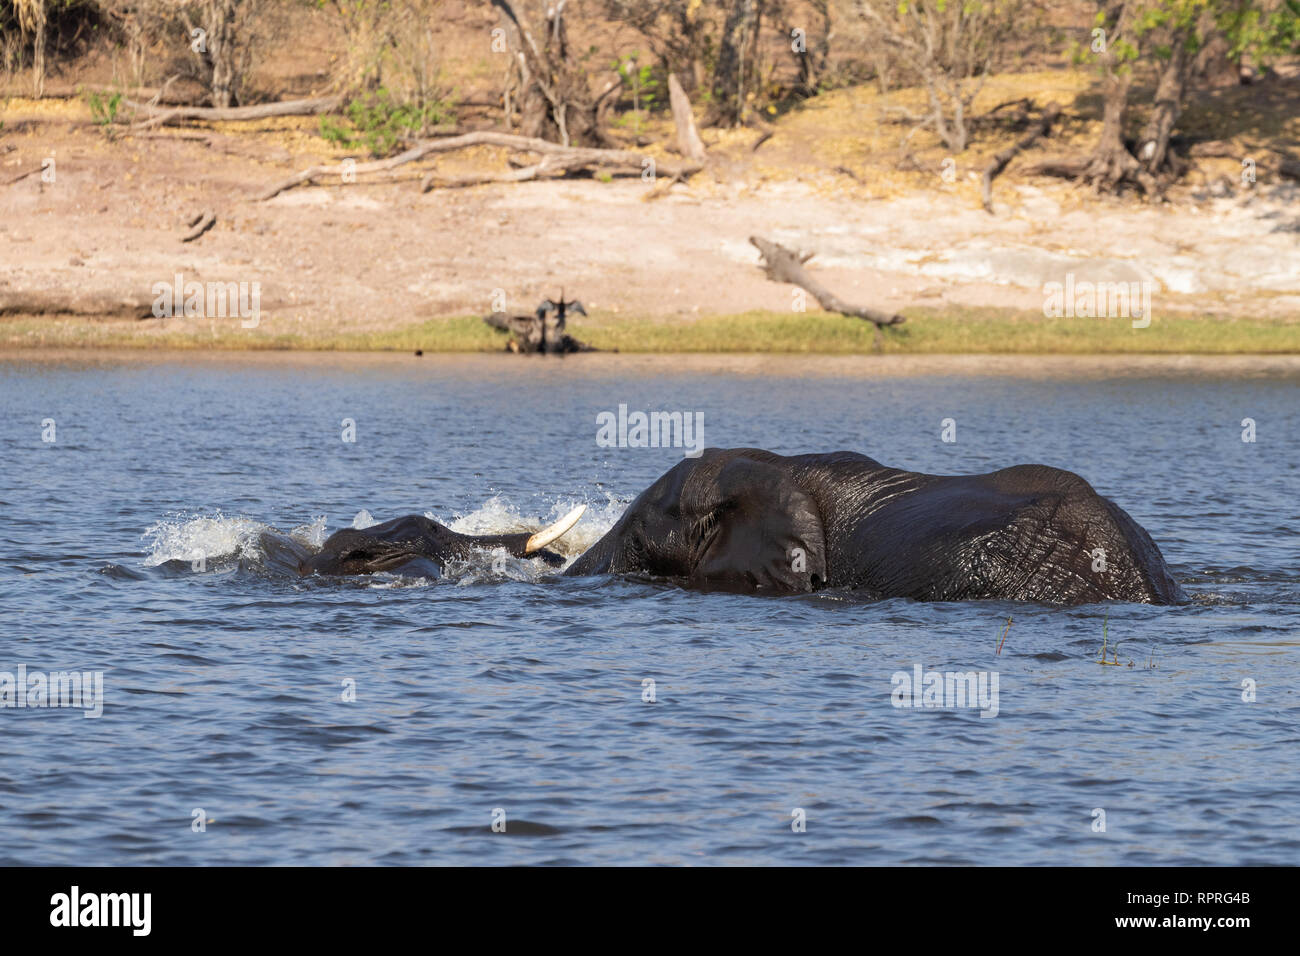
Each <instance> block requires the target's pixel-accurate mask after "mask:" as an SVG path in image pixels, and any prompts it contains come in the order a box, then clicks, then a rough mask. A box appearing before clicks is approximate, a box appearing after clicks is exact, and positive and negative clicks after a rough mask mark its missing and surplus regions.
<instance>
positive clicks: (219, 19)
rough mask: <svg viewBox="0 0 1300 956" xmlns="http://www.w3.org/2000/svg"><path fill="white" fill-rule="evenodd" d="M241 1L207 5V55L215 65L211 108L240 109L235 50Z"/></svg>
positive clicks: (215, 1)
mask: <svg viewBox="0 0 1300 956" xmlns="http://www.w3.org/2000/svg"><path fill="white" fill-rule="evenodd" d="M237 6H238V0H212V2H210V3H208V4H207V8H208V9H207V10H206V11H205V12H206V13H207V17H206V18H205V19H206V20H207V24H206V26H207V28H208V52H209V54H210V56H211V62H212V105H213V106H214V107H216V108H218V109H222V108H226V107H230V106H238V105H239V103H238V98H239V67H238V63H237V60H236V58H237V56H238V51H237V50H236V46H235V16H236V13H237V10H236V7H237Z"/></svg>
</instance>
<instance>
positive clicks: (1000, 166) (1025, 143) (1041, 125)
mask: <svg viewBox="0 0 1300 956" xmlns="http://www.w3.org/2000/svg"><path fill="white" fill-rule="evenodd" d="M1060 115H1061V108H1060V107H1059V106H1057V105H1056V104H1055V103H1053V104H1052V105H1051V106H1049V107H1047V109H1045V110H1044V111H1043V115H1042V118H1040V119H1039V121H1038V122H1037V123H1035V124H1034V126H1033V128H1031V129H1030V130H1029V132H1028V133H1026V134H1025V135H1024V136H1022V137H1021V138H1020V139H1019V140H1018V141H1017V142H1016V143H1014V144H1012V145H1011V146H1008V147H1007V148H1006V149H1004V150H1002V152H1000V153H998V154H997V155H996V156H994V157H993V162H991V163H989V165H988V168H986V169H985V170H984V182H983V191H984V211H985V212H987V213H989V214H990V215H992V213H993V180H994V179H996V178H997V177H998V176H1000V175H1001V174H1002V171H1003V170H1004V169H1006V168H1007V165H1008V164H1009V163H1010V162H1011V160H1013V159H1015V158H1016V157H1017V156H1018V155H1020V153H1021V152H1023V151H1024V150H1026V149H1028V148H1029V147H1030V146H1032V145H1034V143H1035V142H1036V141H1037V140H1038V139H1039V138H1040V137H1043V136H1046V135H1047V132H1048V130H1050V129H1051V128H1052V124H1053V123H1055V122H1056V119H1057V117H1059V116H1060Z"/></svg>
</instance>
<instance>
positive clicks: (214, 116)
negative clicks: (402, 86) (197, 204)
mask: <svg viewBox="0 0 1300 956" xmlns="http://www.w3.org/2000/svg"><path fill="white" fill-rule="evenodd" d="M342 102H343V97H341V96H317V97H313V98H310V99H305V100H282V101H280V102H278V103H260V104H258V105H257V106H225V107H221V106H165V107H164V106H155V105H152V104H150V103H140V102H137V101H135V100H127V101H126V105H127V106H129V107H130V108H132V109H134V110H136V111H137V112H143V113H145V114H148V115H149V118H148V119H145V120H142V121H140V122H138V123H136V124H135V126H134V128H135V129H147V128H149V127H151V126H165V125H167V124H168V123H173V122H176V121H178V120H187V119H189V120H207V121H209V122H214V121H217V122H225V121H231V120H255V119H266V118H267V117H272V116H313V115H316V114H318V113H328V112H330V110H334V109H337V108H338V107H339V106H340V105H341V104H342Z"/></svg>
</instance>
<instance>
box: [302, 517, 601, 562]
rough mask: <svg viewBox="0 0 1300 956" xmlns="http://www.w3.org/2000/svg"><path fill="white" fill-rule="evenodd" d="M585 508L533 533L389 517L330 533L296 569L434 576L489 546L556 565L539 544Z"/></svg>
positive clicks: (550, 539)
mask: <svg viewBox="0 0 1300 956" xmlns="http://www.w3.org/2000/svg"><path fill="white" fill-rule="evenodd" d="M585 510H586V505H581V506H579V507H577V508H575V509H573V510H572V511H570V512H569V513H568V514H567V515H565V516H564V517H563V518H561V519H560V520H559V521H557V522H555V523H554V524H552V525H550V526H549V527H546V528H543V529H542V530H541V531H538V532H536V533H535V534H527V533H523V534H488V535H469V534H461V533H460V532H457V531H452V530H451V529H450V528H448V527H447V526H446V525H444V524H440V523H439V522H437V521H434V520H433V519H432V518H426V517H424V516H423V515H407V516H406V517H404V518H394V519H393V520H392V521H385V522H384V523H383V524H377V525H372V526H371V527H369V528H344V529H343V530H342V531H337V532H335V533H334V534H332V535H330V536H329V538H328V539H326V541H325V544H324V545H322V547H321V550H320V551H319V552H318V553H316V554H313V555H310V556H305V557H303V558H302V560H301V561H300V563H299V565H298V570H299V571H300V572H301V573H303V574H374V573H376V572H379V571H389V572H393V573H398V574H410V575H415V576H419V577H433V578H437V577H441V576H442V571H443V568H444V567H445V566H446V563H447V561H448V560H451V559H453V558H461V559H463V558H465V557H467V556H468V555H469V554H470V552H472V551H474V550H476V549H478V550H491V549H494V548H504V549H505V550H506V552H507V553H508V554H511V555H514V556H515V557H518V558H541V559H542V560H543V561H546V562H547V563H548V564H551V565H556V566H558V565H561V564H563V563H564V558H562V557H561V556H560V555H558V554H555V553H554V552H552V551H547V550H545V548H546V546H547V545H548V544H551V543H552V542H553V541H555V540H556V539H558V538H559V537H560V536H562V535H563V534H565V533H566V532H567V531H568V530H569V529H570V528H572V527H573V526H574V525H575V524H577V522H578V519H579V518H581V517H582V513H583V512H584V511H585Z"/></svg>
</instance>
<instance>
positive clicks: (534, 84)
mask: <svg viewBox="0 0 1300 956" xmlns="http://www.w3.org/2000/svg"><path fill="white" fill-rule="evenodd" d="M566 3H567V0H559V2H558V3H555V4H554V5H553V6H549V7H547V9H546V12H545V13H544V14H543V15H540V16H538V17H537V18H536V19H535V20H534V21H532V22H530V20H529V19H528V18H527V17H520V16H519V15H518V14H517V13H516V12H515V9H514V6H513V5H512V3H511V0H492V5H493V6H494V7H496V8H497V11H498V12H499V13H500V15H501V25H502V27H503V28H504V29H505V31H506V36H507V39H508V42H509V44H510V50H511V52H512V53H513V54H514V57H515V69H516V71H517V72H518V92H517V94H516V96H517V99H518V105H517V109H518V110H519V129H520V132H521V133H522V134H523V135H525V136H529V137H532V138H535V139H545V140H549V141H550V142H556V143H562V144H563V145H565V146H570V145H575V146H606V145H609V138H608V137H607V136H606V135H605V133H604V130H603V128H602V124H601V114H602V106H603V103H604V97H605V95H607V94H608V93H609V92H611V91H612V89H616V88H617V87H616V86H615V87H607V88H606V90H605V93H603V94H602V95H601V96H599V97H593V96H592V94H591V89H590V86H589V84H588V81H587V70H586V68H585V67H583V66H582V65H581V64H579V63H578V62H577V61H576V59H575V58H574V57H573V55H572V52H571V51H570V49H569V41H568V31H567V29H566V26H565V18H564V13H565V4H566ZM520 9H524V7H523V5H522V4H520ZM533 22H535V23H536V24H537V29H536V30H534V28H533V25H532V24H533Z"/></svg>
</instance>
